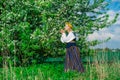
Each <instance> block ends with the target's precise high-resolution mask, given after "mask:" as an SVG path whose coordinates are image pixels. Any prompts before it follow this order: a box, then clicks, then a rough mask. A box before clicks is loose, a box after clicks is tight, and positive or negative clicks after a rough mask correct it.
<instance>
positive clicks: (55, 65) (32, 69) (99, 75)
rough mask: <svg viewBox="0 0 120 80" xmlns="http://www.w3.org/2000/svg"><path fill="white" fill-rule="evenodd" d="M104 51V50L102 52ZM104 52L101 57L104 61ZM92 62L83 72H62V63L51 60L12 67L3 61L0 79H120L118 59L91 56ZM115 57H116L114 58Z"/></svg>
mask: <svg viewBox="0 0 120 80" xmlns="http://www.w3.org/2000/svg"><path fill="white" fill-rule="evenodd" d="M103 53H104V52H103ZM104 56H105V54H103V55H102V56H101V59H103V61H105V60H106V59H105V57H104ZM93 59H94V60H95V61H94V62H93V63H85V64H84V67H85V73H79V72H77V71H72V70H71V71H69V72H64V63H60V62H52V63H43V64H38V65H31V66H28V67H12V66H11V64H10V63H9V64H7V63H6V62H4V65H3V68H0V80H120V61H119V60H115V61H114V62H110V63H108V62H106V61H105V62H103V61H99V60H98V57H97V56H95V57H93ZM116 59H117V58H116Z"/></svg>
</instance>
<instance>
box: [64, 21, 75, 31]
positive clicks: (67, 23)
mask: <svg viewBox="0 0 120 80" xmlns="http://www.w3.org/2000/svg"><path fill="white" fill-rule="evenodd" d="M65 25H68V26H69V27H70V28H71V29H72V28H73V26H72V24H71V23H70V22H66V23H65Z"/></svg>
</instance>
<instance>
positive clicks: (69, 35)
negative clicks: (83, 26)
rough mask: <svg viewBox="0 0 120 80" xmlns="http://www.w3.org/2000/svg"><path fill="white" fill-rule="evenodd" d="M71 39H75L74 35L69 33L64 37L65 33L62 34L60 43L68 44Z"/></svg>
mask: <svg viewBox="0 0 120 80" xmlns="http://www.w3.org/2000/svg"><path fill="white" fill-rule="evenodd" d="M73 39H75V35H74V34H73V33H72V32H70V33H69V34H68V36H66V34H65V33H62V36H61V42H62V43H64V42H66V43H67V42H70V41H72V40H73Z"/></svg>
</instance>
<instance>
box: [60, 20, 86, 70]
mask: <svg viewBox="0 0 120 80" xmlns="http://www.w3.org/2000/svg"><path fill="white" fill-rule="evenodd" d="M72 28H73V27H72V25H71V24H70V23H69V22H66V23H65V29H64V30H63V29H61V31H60V32H61V34H62V36H61V42H62V43H66V52H67V53H66V56H65V64H64V71H65V72H68V71H69V70H77V71H78V72H84V68H83V65H82V62H81V58H80V52H79V49H78V47H77V46H76V43H75V40H76V36H75V34H74V32H73V30H72ZM65 31H67V32H68V35H67V36H66V34H65Z"/></svg>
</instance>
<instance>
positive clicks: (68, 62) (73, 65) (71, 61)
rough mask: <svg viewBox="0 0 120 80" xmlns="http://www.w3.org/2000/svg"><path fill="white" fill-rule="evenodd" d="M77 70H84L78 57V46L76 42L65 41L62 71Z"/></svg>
mask: <svg viewBox="0 0 120 80" xmlns="http://www.w3.org/2000/svg"><path fill="white" fill-rule="evenodd" d="M67 70H77V71H78V72H84V71H85V70H84V67H83V64H82V61H81V58H80V52H79V48H78V47H77V46H76V43H67V45H66V55H65V64H64V71H67Z"/></svg>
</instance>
